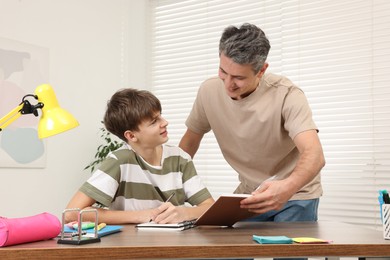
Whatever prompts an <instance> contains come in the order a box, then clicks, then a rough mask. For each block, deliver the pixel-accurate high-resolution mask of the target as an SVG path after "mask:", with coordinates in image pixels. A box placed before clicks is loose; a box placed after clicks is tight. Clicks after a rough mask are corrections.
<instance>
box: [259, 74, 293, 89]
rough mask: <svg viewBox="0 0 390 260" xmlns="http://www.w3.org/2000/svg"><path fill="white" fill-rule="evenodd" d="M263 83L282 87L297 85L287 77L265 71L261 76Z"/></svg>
mask: <svg viewBox="0 0 390 260" xmlns="http://www.w3.org/2000/svg"><path fill="white" fill-rule="evenodd" d="M263 80H264V82H265V84H267V85H268V86H270V87H277V88H278V87H284V88H293V87H297V86H296V85H295V84H294V83H293V82H292V81H291V80H290V79H289V78H287V77H286V76H283V75H278V74H273V73H266V74H264V76H263Z"/></svg>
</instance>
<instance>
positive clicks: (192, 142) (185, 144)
mask: <svg viewBox="0 0 390 260" xmlns="http://www.w3.org/2000/svg"><path fill="white" fill-rule="evenodd" d="M202 138H203V134H197V133H195V132H193V131H191V130H190V129H187V131H186V132H185V134H184V135H183V137H182V138H181V140H180V143H179V147H180V148H181V149H183V150H184V151H185V152H187V153H188V154H189V155H190V156H191V157H192V158H194V156H195V153H196V152H197V151H198V149H199V145H200V141H202Z"/></svg>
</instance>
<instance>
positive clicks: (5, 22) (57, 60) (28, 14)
mask: <svg viewBox="0 0 390 260" xmlns="http://www.w3.org/2000/svg"><path fill="white" fill-rule="evenodd" d="M145 2H147V1H137V0H117V1H110V0H66V1H65V0H63V1H60V0H0V37H3V38H7V39H11V40H16V41H20V42H24V43H28V44H33V45H37V46H42V47H45V48H48V49H49V51H50V54H49V55H50V64H49V65H50V68H49V69H50V75H49V76H50V77H49V81H50V82H49V83H50V84H51V85H52V86H53V88H54V89H55V92H56V94H57V98H58V100H59V103H60V104H61V106H62V107H64V108H66V109H67V110H68V111H70V112H71V113H72V114H73V115H74V116H75V117H76V118H77V119H78V121H79V122H80V126H79V127H78V128H75V129H73V130H71V131H68V132H65V133H63V134H61V135H57V136H54V137H51V138H48V139H47V161H46V167H45V168H42V169H25V168H2V167H1V165H0V183H1V188H0V216H5V217H22V216H29V215H33V214H38V213H41V212H50V213H52V214H55V215H57V216H58V217H60V216H61V213H62V210H63V209H64V207H65V206H66V204H67V202H68V201H69V199H70V198H71V196H72V195H73V194H74V192H75V191H76V190H77V189H78V188H79V186H80V185H81V184H82V183H83V182H84V181H85V180H86V179H87V178H88V177H89V176H90V173H89V171H83V168H84V167H85V166H86V165H87V164H88V163H89V162H90V161H91V160H92V159H93V156H94V154H95V152H96V147H97V146H98V144H99V143H100V139H99V135H98V129H99V127H100V126H101V124H100V121H101V119H102V115H103V113H104V110H105V106H106V101H107V100H108V99H109V97H110V96H111V95H112V94H113V93H114V92H115V91H116V90H117V89H119V88H123V87H128V86H131V87H137V88H147V86H146V71H145V63H146V62H145V61H146V50H145V48H144V46H145V43H146V42H147V41H146V39H145V37H146V29H145V24H146V21H147V16H146V13H147V6H146V4H147V3H145ZM1 99H2V97H1V93H0V102H1ZM16 105H17V104H15V106H16ZM2 116H3V115H0V117H2ZM0 134H1V133H0Z"/></svg>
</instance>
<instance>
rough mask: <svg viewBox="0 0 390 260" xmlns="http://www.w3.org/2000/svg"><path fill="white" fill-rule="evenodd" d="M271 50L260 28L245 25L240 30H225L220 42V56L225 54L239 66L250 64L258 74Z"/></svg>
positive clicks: (233, 27)
mask: <svg viewBox="0 0 390 260" xmlns="http://www.w3.org/2000/svg"><path fill="white" fill-rule="evenodd" d="M270 48H271V46H270V44H269V41H268V39H267V37H266V36H265V33H264V32H263V31H262V30H261V29H260V28H258V27H257V26H256V25H253V24H249V23H244V24H243V25H242V26H241V27H240V28H237V27H235V26H229V27H227V28H226V29H225V30H224V32H223V33H222V36H221V39H220V41H219V56H221V54H223V55H225V56H226V57H228V58H230V59H232V60H233V61H234V62H235V63H238V64H250V65H252V68H253V71H254V72H255V73H257V72H259V71H260V69H261V68H262V67H263V65H264V63H265V61H266V59H267V56H268V52H269V49H270Z"/></svg>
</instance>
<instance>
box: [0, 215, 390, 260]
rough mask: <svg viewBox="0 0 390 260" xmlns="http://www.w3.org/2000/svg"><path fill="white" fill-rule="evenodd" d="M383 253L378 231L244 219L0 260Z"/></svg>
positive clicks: (43, 244) (38, 245) (20, 252)
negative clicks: (261, 240) (268, 241)
mask: <svg viewBox="0 0 390 260" xmlns="http://www.w3.org/2000/svg"><path fill="white" fill-rule="evenodd" d="M252 235H261V236H279V235H284V236H288V237H302V236H304V237H316V238H322V239H327V240H333V243H332V244H321V245H303V244H288V245H260V244H257V243H256V242H254V241H253V240H252ZM294 256H295V257H298V256H301V257H302V256H306V257H320V256H321V257H386V256H390V240H385V239H383V234H382V232H380V231H376V230H371V229H366V228H362V227H359V226H356V225H350V224H345V223H333V222H318V223H312V222H296V223H249V222H246V223H245V222H242V223H238V224H236V225H235V227H234V228H218V227H197V228H193V229H189V230H185V231H151V230H149V231H148V230H142V231H141V230H137V229H136V228H135V227H134V225H125V226H124V228H123V231H122V232H120V233H117V234H112V235H109V236H106V237H102V240H101V242H99V243H93V244H86V245H81V246H77V245H63V244H57V240H56V239H52V240H47V241H40V242H34V243H27V244H22V245H15V246H10V247H4V248H0V259H71V258H72V259H102V258H104V259H132V258H144V259H146V258H160V259H161V258H167V259H172V258H228V257H237V258H239V257H260V258H261V257H263V258H264V257H267V258H268V257H294Z"/></svg>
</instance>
